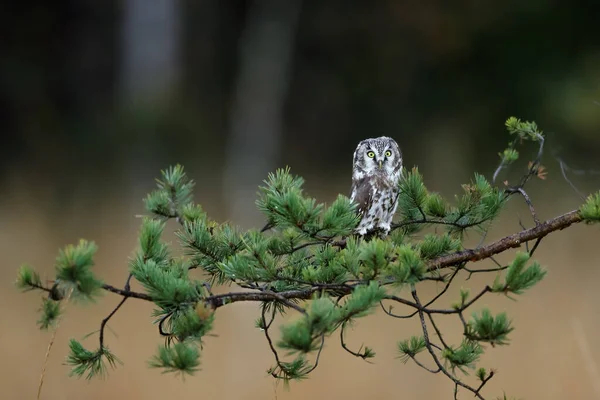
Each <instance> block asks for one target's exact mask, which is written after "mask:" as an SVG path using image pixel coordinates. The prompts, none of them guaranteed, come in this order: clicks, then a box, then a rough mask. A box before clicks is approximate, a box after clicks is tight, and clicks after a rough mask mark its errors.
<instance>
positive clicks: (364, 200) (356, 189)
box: [350, 177, 373, 215]
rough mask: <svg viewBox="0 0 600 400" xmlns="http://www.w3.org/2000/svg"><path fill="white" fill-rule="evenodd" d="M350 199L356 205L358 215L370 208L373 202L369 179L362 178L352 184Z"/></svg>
mask: <svg viewBox="0 0 600 400" xmlns="http://www.w3.org/2000/svg"><path fill="white" fill-rule="evenodd" d="M350 199H351V200H352V201H354V202H355V203H356V204H358V209H357V211H358V213H359V214H360V215H364V213H365V212H366V211H367V210H368V209H369V208H370V207H371V203H372V201H373V186H372V185H371V182H370V180H369V179H367V178H366V177H365V178H362V179H359V180H357V181H353V182H352V194H351V195H350Z"/></svg>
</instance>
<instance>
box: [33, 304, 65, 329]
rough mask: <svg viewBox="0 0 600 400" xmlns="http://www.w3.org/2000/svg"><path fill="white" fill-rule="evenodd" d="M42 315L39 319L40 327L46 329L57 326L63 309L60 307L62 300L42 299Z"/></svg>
mask: <svg viewBox="0 0 600 400" xmlns="http://www.w3.org/2000/svg"><path fill="white" fill-rule="evenodd" d="M40 312H41V316H40V319H39V320H38V321H37V324H38V325H39V327H40V329H41V330H43V331H45V330H48V328H50V327H54V326H56V324H57V323H58V321H59V318H60V315H61V314H62V310H61V308H60V302H59V301H54V300H50V299H47V298H45V299H42V307H41V308H40Z"/></svg>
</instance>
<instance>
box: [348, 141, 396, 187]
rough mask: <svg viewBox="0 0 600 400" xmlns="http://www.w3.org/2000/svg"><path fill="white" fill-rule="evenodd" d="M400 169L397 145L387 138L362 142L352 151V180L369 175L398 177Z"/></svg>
mask: <svg viewBox="0 0 600 400" xmlns="http://www.w3.org/2000/svg"><path fill="white" fill-rule="evenodd" d="M401 169H402V153H401V152H400V148H399V147H398V143H396V141H395V140H394V139H392V138H389V137H387V136H381V137H378V138H372V139H366V140H363V141H362V142H360V143H359V144H358V146H357V147H356V150H355V151H354V164H353V168H352V171H353V178H354V179H361V178H363V177H364V176H369V175H383V176H392V175H393V176H396V175H397V176H399V174H400V171H401Z"/></svg>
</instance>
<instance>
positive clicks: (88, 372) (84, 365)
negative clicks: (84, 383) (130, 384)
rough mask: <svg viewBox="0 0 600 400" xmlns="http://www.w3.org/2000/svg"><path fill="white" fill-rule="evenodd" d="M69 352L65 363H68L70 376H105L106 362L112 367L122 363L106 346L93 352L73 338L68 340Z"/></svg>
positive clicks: (88, 377) (87, 377) (89, 377)
mask: <svg viewBox="0 0 600 400" xmlns="http://www.w3.org/2000/svg"><path fill="white" fill-rule="evenodd" d="M69 349H70V353H69V355H68V356H67V365H70V366H71V367H72V368H71V372H70V374H69V375H70V376H76V377H77V378H81V377H83V376H85V378H86V379H88V380H89V379H91V378H94V377H100V378H105V377H106V375H107V368H106V364H108V366H110V367H111V368H112V369H115V368H116V364H117V363H119V364H121V365H122V364H123V363H122V362H121V360H119V359H118V358H117V357H116V356H115V355H114V354H112V353H111V352H110V351H109V350H108V348H106V347H102V348H99V349H98V350H96V351H95V352H92V351H89V350H86V349H85V348H84V347H83V346H82V345H81V343H79V342H78V341H77V340H75V339H71V340H70V341H69Z"/></svg>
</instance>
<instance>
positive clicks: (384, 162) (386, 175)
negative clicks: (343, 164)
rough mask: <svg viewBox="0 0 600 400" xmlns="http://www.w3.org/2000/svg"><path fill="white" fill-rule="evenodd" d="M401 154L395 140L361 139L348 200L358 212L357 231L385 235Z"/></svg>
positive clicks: (395, 195) (393, 206)
mask: <svg viewBox="0 0 600 400" xmlns="http://www.w3.org/2000/svg"><path fill="white" fill-rule="evenodd" d="M401 175H402V153H400V148H399V147H398V143H396V141H395V140H394V139H392V138H389V137H386V136H382V137H378V138H373V139H366V140H363V141H362V142H360V143H359V144H358V146H357V147H356V150H355V151H354V161H353V165H352V193H351V194H350V199H351V200H352V201H353V202H355V203H356V204H357V206H358V212H359V214H360V215H361V220H360V223H359V224H358V227H357V228H356V233H358V234H359V235H366V234H367V233H372V232H376V231H379V232H381V233H382V234H383V235H387V234H388V233H389V231H390V227H391V224H392V219H393V218H394V213H395V212H396V206H397V205H398V204H397V199H398V192H399V189H398V181H399V179H400V177H401Z"/></svg>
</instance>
